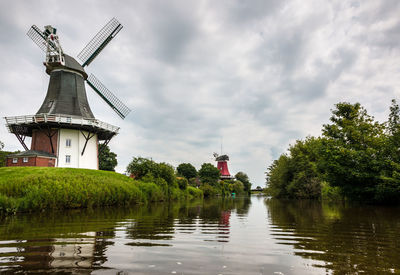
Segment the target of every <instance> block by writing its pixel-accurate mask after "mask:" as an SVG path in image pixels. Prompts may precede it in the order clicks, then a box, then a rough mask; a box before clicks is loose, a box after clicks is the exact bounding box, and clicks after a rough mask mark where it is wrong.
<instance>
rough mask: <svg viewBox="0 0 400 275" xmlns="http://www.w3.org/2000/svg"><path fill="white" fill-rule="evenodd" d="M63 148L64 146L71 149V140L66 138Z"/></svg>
mask: <svg viewBox="0 0 400 275" xmlns="http://www.w3.org/2000/svg"><path fill="white" fill-rule="evenodd" d="M65 146H66V147H71V139H70V138H67V139H66V140H65Z"/></svg>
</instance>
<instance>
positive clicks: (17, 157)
mask: <svg viewBox="0 0 400 275" xmlns="http://www.w3.org/2000/svg"><path fill="white" fill-rule="evenodd" d="M56 159H57V157H56V156H55V155H52V154H49V153H46V152H40V151H33V150H29V151H24V152H21V153H16V154H11V155H8V156H7V163H6V166H41V167H54V166H55V165H56Z"/></svg>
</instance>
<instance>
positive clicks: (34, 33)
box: [27, 25, 57, 52]
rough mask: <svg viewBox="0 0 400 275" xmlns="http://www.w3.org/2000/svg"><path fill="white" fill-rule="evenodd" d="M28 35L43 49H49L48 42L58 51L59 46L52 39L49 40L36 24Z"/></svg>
mask: <svg viewBox="0 0 400 275" xmlns="http://www.w3.org/2000/svg"><path fill="white" fill-rule="evenodd" d="M27 35H28V36H29V38H30V39H32V41H33V42H35V44H36V45H38V46H39V48H40V49H42V51H44V52H46V51H47V43H48V44H49V46H50V47H51V49H52V50H53V51H57V46H56V45H55V44H54V43H53V42H52V41H50V40H49V41H47V39H46V36H45V35H44V34H43V32H42V31H41V30H40V29H39V28H38V27H37V26H36V25H32V27H31V28H30V29H29V31H28V32H27Z"/></svg>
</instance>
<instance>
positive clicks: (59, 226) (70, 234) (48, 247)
mask: <svg viewBox="0 0 400 275" xmlns="http://www.w3.org/2000/svg"><path fill="white" fill-rule="evenodd" d="M249 205H250V200H249V199H240V198H238V199H235V200H233V199H225V200H223V199H220V200H204V201H193V202H185V203H177V202H175V203H169V204H165V203H163V204H161V203H160V204H149V205H147V206H135V207H132V208H129V209H117V208H103V209H94V210H73V211H65V212H51V213H39V214H20V215H16V216H9V217H5V218H3V220H2V222H1V226H0V271H9V272H13V273H15V272H18V271H34V272H67V273H91V272H93V271H94V270H97V269H104V268H107V262H110V257H114V256H115V255H118V254H116V253H112V250H113V248H115V247H118V248H119V250H120V251H122V250H124V251H125V252H128V251H131V253H134V252H135V250H133V252H132V249H136V250H137V249H148V248H151V247H156V248H157V249H163V248H164V247H165V249H168V247H171V246H179V242H173V241H172V240H173V239H175V238H177V236H185V235H186V236H187V235H193V234H196V232H199V233H200V234H202V235H203V237H204V238H203V241H211V242H229V234H230V218H231V213H232V211H234V212H236V211H237V212H238V213H239V212H240V213H246V211H248V209H249ZM239 209H240V210H239ZM180 239H182V240H184V238H183V237H180ZM182 240H181V241H182ZM121 245H122V246H125V247H127V249H121ZM137 251H139V250H137ZM160 251H162V250H160ZM153 252H154V251H153ZM167 254H168V253H167ZM170 254H171V253H170ZM164 256H165V255H164ZM153 258H154V259H156V258H157V257H153ZM125 260H126V259H125ZM112 261H115V260H114V259H112ZM116 261H117V262H118V259H117V260H116ZM137 263H140V260H139V257H138V261H137ZM120 264H122V263H120ZM147 266H152V265H147ZM129 268H131V269H133V270H134V269H135V266H134V265H131V266H130V267H129Z"/></svg>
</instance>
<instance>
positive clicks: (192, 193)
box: [187, 186, 203, 199]
mask: <svg viewBox="0 0 400 275" xmlns="http://www.w3.org/2000/svg"><path fill="white" fill-rule="evenodd" d="M187 191H188V194H189V198H198V199H200V198H202V197H203V191H202V190H201V189H199V188H196V187H193V186H188V188H187Z"/></svg>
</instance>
